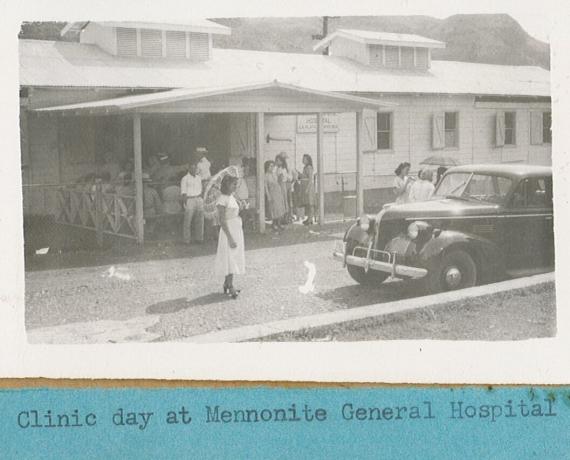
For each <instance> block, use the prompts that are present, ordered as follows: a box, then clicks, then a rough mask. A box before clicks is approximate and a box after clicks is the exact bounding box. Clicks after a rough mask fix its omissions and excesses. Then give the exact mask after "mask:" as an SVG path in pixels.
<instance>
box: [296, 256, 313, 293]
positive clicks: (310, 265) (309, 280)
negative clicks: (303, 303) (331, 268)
mask: <svg viewBox="0 0 570 460" xmlns="http://www.w3.org/2000/svg"><path fill="white" fill-rule="evenodd" d="M303 265H305V267H307V269H308V270H309V273H307V281H306V282H305V284H304V285H303V286H299V292H300V293H301V294H308V293H309V292H313V291H314V290H315V283H314V281H315V275H316V274H317V267H316V266H315V264H313V263H311V262H308V261H306V260H305V262H303Z"/></svg>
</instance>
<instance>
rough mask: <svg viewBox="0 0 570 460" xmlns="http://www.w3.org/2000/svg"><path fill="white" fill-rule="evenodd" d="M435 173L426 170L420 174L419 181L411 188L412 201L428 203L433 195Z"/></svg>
mask: <svg viewBox="0 0 570 460" xmlns="http://www.w3.org/2000/svg"><path fill="white" fill-rule="evenodd" d="M434 189H435V187H434V185H433V171H431V170H430V169H426V170H425V171H422V172H420V173H419V174H418V180H417V181H415V182H414V183H413V184H412V186H411V187H410V201H411V202H415V201H428V200H430V199H431V197H432V195H433V191H434Z"/></svg>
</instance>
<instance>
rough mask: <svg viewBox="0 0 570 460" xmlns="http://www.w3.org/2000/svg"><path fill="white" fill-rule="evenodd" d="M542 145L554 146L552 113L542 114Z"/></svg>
mask: <svg viewBox="0 0 570 460" xmlns="http://www.w3.org/2000/svg"><path fill="white" fill-rule="evenodd" d="M542 143H543V144H552V112H542Z"/></svg>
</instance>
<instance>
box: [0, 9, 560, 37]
mask: <svg viewBox="0 0 570 460" xmlns="http://www.w3.org/2000/svg"><path fill="white" fill-rule="evenodd" d="M7 1H8V3H9V5H10V6H11V7H12V10H13V11H12V12H13V13H14V14H15V15H16V16H19V17H21V18H22V20H28V21H29V20H60V21H62V20H63V21H71V20H89V19H90V20H104V19H106V20H129V19H130V20H147V21H148V20H154V21H157V22H166V21H168V20H170V21H172V22H183V20H184V17H185V16H186V17H191V16H194V17H196V16H198V17H204V18H208V17H210V18H215V17H260V16H287V17H291V16H323V15H331V16H356V15H416V14H423V15H428V16H434V17H438V18H445V17H448V16H451V15H454V14H461V13H470V14H476V13H479V14H482V13H506V14H509V15H510V16H512V17H513V18H514V19H515V20H517V21H518V22H519V23H520V24H521V26H522V27H523V28H524V29H525V30H526V31H527V32H528V33H529V34H530V35H532V36H533V37H535V38H538V39H539V40H543V41H549V37H550V35H551V31H552V27H553V26H555V27H561V28H562V27H564V28H565V27H566V24H567V22H566V21H567V19H566V18H565V16H567V14H568V10H569V7H568V4H570V2H569V1H568V0H540V1H537V0H532V1H528V0H476V1H475V0H389V1H386V0H384V1H382V0H285V1H275V0H271V1H268V0H208V1H202V0H200V1H196V0H161V1H159V2H157V1H153V0H138V1H135V0H113V1H105V2H103V1H87V0H58V2H45V1H43V0H20V1H16V0H7ZM135 4H136V8H133V5H135ZM24 5H25V6H24ZM1 6H2V2H0V7H1ZM562 13H563V14H562Z"/></svg>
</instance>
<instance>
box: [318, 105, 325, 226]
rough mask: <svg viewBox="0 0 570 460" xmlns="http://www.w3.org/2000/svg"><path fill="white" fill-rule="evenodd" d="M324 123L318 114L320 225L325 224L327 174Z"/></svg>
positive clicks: (321, 115)
mask: <svg viewBox="0 0 570 460" xmlns="http://www.w3.org/2000/svg"><path fill="white" fill-rule="evenodd" d="M324 141H325V136H324V123H323V114H322V113H321V112H319V113H317V185H318V191H319V214H318V215H319V225H323V223H324V222H325V172H324V168H323V163H324V161H323V152H324Z"/></svg>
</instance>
